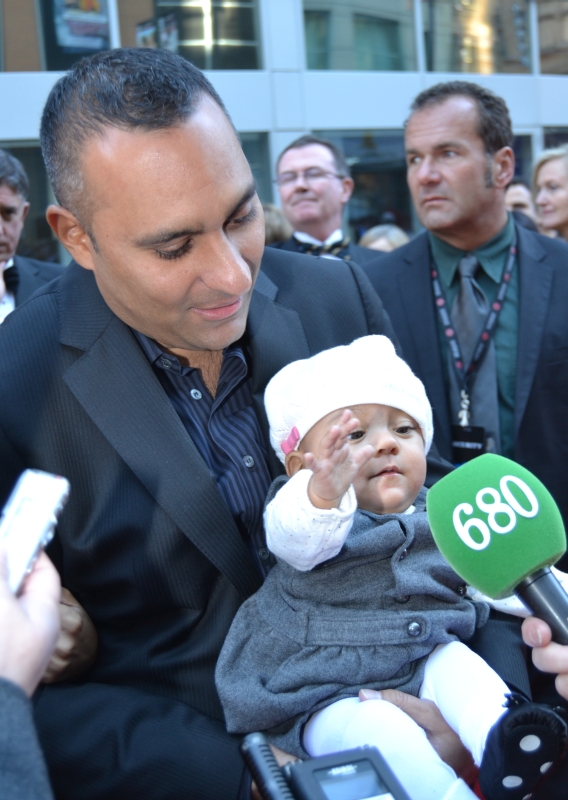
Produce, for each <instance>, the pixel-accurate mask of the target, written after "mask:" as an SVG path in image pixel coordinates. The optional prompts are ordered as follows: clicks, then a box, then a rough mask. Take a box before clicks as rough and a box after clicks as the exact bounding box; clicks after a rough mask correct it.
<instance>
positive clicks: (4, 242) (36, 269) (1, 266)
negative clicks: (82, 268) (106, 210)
mask: <svg viewBox="0 0 568 800" xmlns="http://www.w3.org/2000/svg"><path fill="white" fill-rule="evenodd" d="M28 193H29V183H28V176H27V175H26V173H25V170H24V168H23V166H22V164H21V163H20V161H18V159H17V158H14V156H12V155H10V153H7V152H6V151H5V150H0V322H2V321H3V320H4V319H5V318H6V317H7V316H8V314H9V313H10V312H11V311H13V310H14V308H15V307H16V306H19V305H21V303H23V302H24V300H27V299H28V297H30V296H31V295H32V294H33V293H34V292H35V291H36V289H39V288H40V287H41V286H44V285H45V284H46V283H48V282H49V281H52V280H53V279H54V278H57V277H58V276H59V275H60V274H61V272H62V271H63V267H61V266H60V265H59V264H51V263H50V262H48V261H37V260H36V259H33V258H24V257H23V256H17V255H16V248H17V247H18V243H19V241H20V236H21V235H22V230H23V228H24V222H25V219H26V217H27V214H28V211H29V208H30V204H29V202H28V200H27V197H28Z"/></svg>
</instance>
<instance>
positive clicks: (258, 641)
mask: <svg viewBox="0 0 568 800" xmlns="http://www.w3.org/2000/svg"><path fill="white" fill-rule="evenodd" d="M279 480H280V481H281V480H282V479H279ZM276 483H278V481H277V482H276ZM425 498H426V490H425V489H423V490H422V491H421V493H420V495H419V496H418V499H417V500H416V503H415V506H416V511H415V512H414V514H406V515H405V514H386V515H382V516H377V515H376V514H372V513H370V512H368V511H357V512H356V514H355V517H354V521H353V528H352V530H351V532H350V533H349V535H348V537H347V540H346V542H345V544H344V546H343V548H342V550H341V552H340V553H339V555H337V556H336V557H335V558H332V559H330V560H329V561H326V562H324V563H323V564H320V565H319V566H317V567H316V568H315V569H313V570H311V571H309V572H299V571H298V570H296V569H294V568H293V567H291V566H289V565H288V564H286V563H284V562H283V561H279V562H278V564H277V565H276V566H275V567H274V568H273V570H272V571H271V572H270V574H269V575H268V577H267V579H266V581H265V582H264V584H263V586H262V587H261V589H260V590H259V591H258V592H257V593H256V594H255V595H253V596H252V597H251V598H249V599H248V600H247V601H246V602H245V603H244V604H243V605H242V606H241V608H240V610H239V612H238V613H237V615H236V617H235V619H234V621H233V624H232V626H231V629H230V631H229V634H228V636H227V639H226V640H225V644H224V646H223V649H222V651H221V655H220V657H219V661H218V662H217V670H216V675H215V679H216V683H217V689H218V691H219V696H220V698H221V702H222V704H223V710H224V712H225V720H226V723H227V728H228V730H229V731H230V732H232V733H250V732H251V731H256V730H264V731H266V732H268V735H269V738H270V740H271V741H272V742H273V743H274V744H275V745H277V746H278V747H281V748H282V749H283V750H286V751H287V752H289V753H292V754H294V755H297V756H300V757H306V753H305V751H304V750H303V748H302V744H301V731H302V727H303V725H304V724H305V723H306V722H307V720H308V719H309V717H310V716H311V715H312V714H313V713H314V712H315V711H317V710H319V709H321V708H324V707H325V706H327V705H329V704H330V703H332V702H334V701H336V700H340V699H342V698H344V697H356V696H357V693H358V691H359V689H362V688H364V687H368V688H371V689H387V688H396V689H400V690H402V691H404V692H408V693H410V694H413V695H418V692H419V689H420V686H421V683H422V680H423V675H424V665H425V660H426V658H427V656H428V655H429V654H430V653H431V652H432V650H433V649H434V648H435V647H436V646H437V645H438V644H442V643H445V642H450V641H454V640H456V639H460V640H466V639H469V638H470V636H472V635H473V633H474V630H475V628H476V626H479V625H482V624H484V623H485V621H486V619H487V616H488V609H487V607H486V606H484V605H480V604H473V603H472V602H470V601H469V600H467V599H466V598H465V597H464V594H465V586H464V583H463V581H462V580H461V578H459V576H458V575H456V573H455V572H454V571H453V570H452V569H451V567H450V566H449V565H448V564H447V563H446V561H445V560H444V558H443V557H442V555H441V554H440V552H439V551H438V549H437V547H436V545H435V544H434V540H433V538H432V534H431V533H430V529H429V527H428V520H427V516H426V512H425Z"/></svg>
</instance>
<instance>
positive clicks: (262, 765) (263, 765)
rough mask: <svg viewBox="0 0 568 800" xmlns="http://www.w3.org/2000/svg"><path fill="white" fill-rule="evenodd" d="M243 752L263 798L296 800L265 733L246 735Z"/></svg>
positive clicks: (266, 799) (268, 799) (242, 747)
mask: <svg viewBox="0 0 568 800" xmlns="http://www.w3.org/2000/svg"><path fill="white" fill-rule="evenodd" d="M241 753H242V756H243V758H244V760H245V764H246V765H247V767H248V768H249V770H250V773H251V775H252V777H253V778H254V782H255V783H256V785H257V787H258V790H259V792H260V794H261V795H262V797H263V800H294V795H293V794H292V792H291V791H290V788H289V786H288V784H287V783H286V780H285V778H284V775H283V774H282V770H281V769H280V767H279V766H278V762H277V761H276V759H275V758H274V754H273V752H272V750H271V749H270V745H269V744H268V742H267V740H266V737H265V736H264V734H262V733H249V735H248V736H245V738H244V739H243V741H242V743H241Z"/></svg>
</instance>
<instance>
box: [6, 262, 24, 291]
mask: <svg viewBox="0 0 568 800" xmlns="http://www.w3.org/2000/svg"><path fill="white" fill-rule="evenodd" d="M4 283H5V284H6V291H7V292H10V294H16V289H17V288H18V285H19V283H20V276H19V275H18V268H17V267H16V266H15V265H14V264H13V265H12V266H11V267H8V269H5V270H4Z"/></svg>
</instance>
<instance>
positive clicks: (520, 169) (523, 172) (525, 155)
mask: <svg viewBox="0 0 568 800" xmlns="http://www.w3.org/2000/svg"><path fill="white" fill-rule="evenodd" d="M513 150H514V153H515V178H518V179H519V180H522V181H524V182H525V183H526V184H527V185H528V186H530V185H531V172H532V137H531V136H528V135H524V136H515V140H514V142H513Z"/></svg>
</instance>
